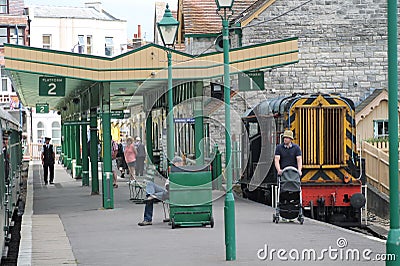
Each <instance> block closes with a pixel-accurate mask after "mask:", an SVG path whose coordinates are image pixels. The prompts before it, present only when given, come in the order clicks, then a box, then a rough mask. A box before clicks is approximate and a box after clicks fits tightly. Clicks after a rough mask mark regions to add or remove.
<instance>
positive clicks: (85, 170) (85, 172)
mask: <svg viewBox="0 0 400 266" xmlns="http://www.w3.org/2000/svg"><path fill="white" fill-rule="evenodd" d="M81 123H82V125H81V130H82V132H81V135H82V186H89V159H88V156H89V155H88V150H87V113H86V111H84V112H83V113H82V115H81Z"/></svg>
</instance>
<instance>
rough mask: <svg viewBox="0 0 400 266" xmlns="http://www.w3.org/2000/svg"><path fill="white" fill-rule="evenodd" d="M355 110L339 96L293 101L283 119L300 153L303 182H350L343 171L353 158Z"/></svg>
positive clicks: (311, 96) (325, 95)
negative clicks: (301, 155) (303, 172)
mask: <svg viewBox="0 0 400 266" xmlns="http://www.w3.org/2000/svg"><path fill="white" fill-rule="evenodd" d="M354 117H355V111H354V105H353V103H352V102H351V101H348V100H347V99H346V98H343V97H341V96H338V95H329V94H315V95H307V96H300V97H296V98H294V99H293V101H292V102H291V105H290V106H289V108H288V110H287V111H286V112H285V119H286V122H287V125H288V127H289V128H290V129H291V130H292V131H293V132H294V135H295V139H294V141H293V142H294V143H297V144H298V145H300V148H301V149H302V153H303V168H304V170H305V176H303V179H302V181H303V182H343V180H344V177H347V178H350V179H353V178H354V177H352V176H351V175H350V174H349V173H348V172H347V171H346V170H345V167H347V166H348V165H347V164H348V163H347V162H348V161H349V160H352V159H353V158H354V156H355V155H356V151H355V147H356V146H355V145H356V138H355V120H354Z"/></svg>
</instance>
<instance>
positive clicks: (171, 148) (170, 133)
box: [167, 51, 175, 162]
mask: <svg viewBox="0 0 400 266" xmlns="http://www.w3.org/2000/svg"><path fill="white" fill-rule="evenodd" d="M167 59H168V91H167V105H168V113H167V159H168V161H169V162H170V161H172V159H173V158H174V156H175V142H174V138H175V131H174V126H175V125H174V101H173V99H174V98H173V88H172V53H171V52H170V51H167Z"/></svg>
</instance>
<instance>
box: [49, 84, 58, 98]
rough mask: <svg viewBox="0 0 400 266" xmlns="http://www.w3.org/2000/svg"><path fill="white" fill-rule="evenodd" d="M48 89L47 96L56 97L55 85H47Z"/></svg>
mask: <svg viewBox="0 0 400 266" xmlns="http://www.w3.org/2000/svg"><path fill="white" fill-rule="evenodd" d="M49 87H50V89H49V91H48V92H47V94H48V95H57V93H56V88H57V86H56V84H55V83H49Z"/></svg>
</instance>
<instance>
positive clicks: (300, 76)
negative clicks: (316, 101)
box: [242, 0, 387, 103]
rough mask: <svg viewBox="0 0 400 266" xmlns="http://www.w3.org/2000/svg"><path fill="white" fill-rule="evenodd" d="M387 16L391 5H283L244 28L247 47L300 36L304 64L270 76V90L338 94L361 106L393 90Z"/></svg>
mask: <svg viewBox="0 0 400 266" xmlns="http://www.w3.org/2000/svg"><path fill="white" fill-rule="evenodd" d="M303 4H304V5H303ZM386 12H387V4H386V2H385V1H375V0H353V1H341V0H329V1H298V0H293V1H283V0H277V1H275V2H274V3H273V4H271V5H270V6H269V7H268V8H267V9H266V10H265V11H264V12H262V13H261V14H260V15H259V16H258V18H257V19H254V20H252V21H251V22H250V23H249V24H248V25H246V26H245V27H242V33H243V45H249V44H255V43H262V42H266V41H271V40H276V39H283V38H287V37H298V38H299V63H297V64H294V65H290V66H286V67H283V68H277V69H273V70H271V71H270V72H267V73H269V74H268V75H266V80H265V81H266V87H267V88H270V89H273V90H274V91H276V92H277V93H279V94H284V95H287V94H291V93H293V92H336V93H340V94H342V95H346V96H348V97H350V98H351V99H353V101H354V102H356V103H357V102H359V101H360V100H362V99H364V98H365V97H366V96H368V95H369V94H370V91H372V90H373V89H375V88H376V89H381V88H386V87H387V75H386V72H387V20H386Z"/></svg>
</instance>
